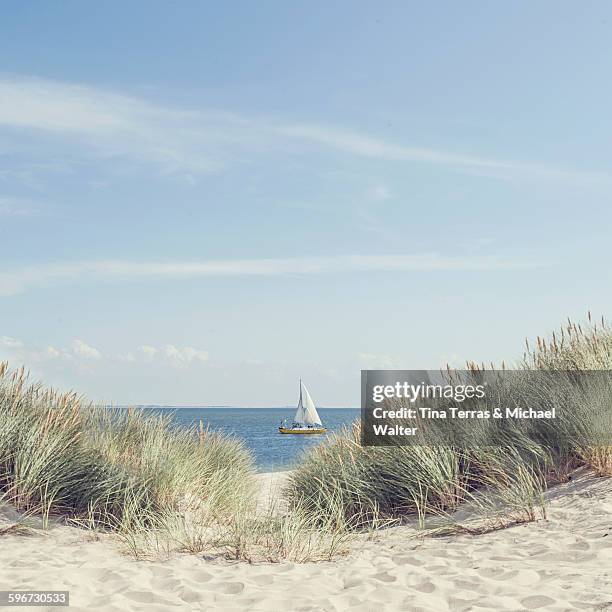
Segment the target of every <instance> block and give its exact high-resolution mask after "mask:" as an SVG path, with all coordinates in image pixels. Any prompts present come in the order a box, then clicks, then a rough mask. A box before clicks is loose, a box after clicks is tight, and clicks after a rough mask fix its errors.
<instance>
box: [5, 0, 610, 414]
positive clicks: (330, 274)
mask: <svg viewBox="0 0 612 612" xmlns="http://www.w3.org/2000/svg"><path fill="white" fill-rule="evenodd" d="M611 41H612V5H611V4H610V3H609V2H596V1H591V2H588V3H576V2H568V1H558V0H556V1H550V2H549V1H544V0H542V1H540V2H537V3H534V2H528V1H525V2H521V1H517V2H505V3H502V2H495V3H493V2H490V3H486V2H471V1H467V2H461V3H457V2H451V1H448V2H427V3H425V2H405V1H401V2H391V1H383V2H359V1H356V0H351V1H346V2H338V1H331V2H330V1H325V2H317V1H313V2H308V3H288V2H281V1H278V2H277V1H275V2H271V1H266V0H262V1H261V2H257V3H246V2H231V1H228V2H215V3H213V2H208V3H204V2H196V1H187V0H184V1H183V2H180V3H171V2H158V1H152V0H147V1H146V2H145V1H137V0H134V1H132V2H129V3H125V2H117V1H112V0H109V1H107V2H103V3H96V4H94V3H82V2H77V1H70V0H64V1H63V2H59V3H50V2H44V1H24V2H21V3H12V4H11V5H10V6H9V5H7V6H5V7H4V9H3V12H2V19H1V20H0V360H8V361H9V363H10V364H11V365H12V366H15V367H17V366H21V365H25V366H26V367H27V368H28V369H30V371H31V373H32V377H33V379H35V380H42V381H44V382H45V383H46V384H48V385H52V386H54V387H56V388H59V389H73V390H76V391H78V392H79V393H83V394H85V395H86V396H87V397H89V398H91V399H92V400H94V401H105V402H117V403H120V404H126V403H136V404H143V403H144V404H151V403H153V404H170V405H241V406H276V405H291V404H293V403H295V401H296V400H297V393H298V382H297V381H298V379H299V378H300V377H301V378H303V379H304V381H305V382H306V384H307V385H308V387H309V389H310V391H311V394H312V396H313V398H314V400H315V402H316V403H317V404H318V405H323V406H357V405H359V393H360V382H359V381H360V370H361V369H373V368H397V369H410V368H414V369H435V368H438V367H444V366H445V364H446V363H449V364H450V365H452V366H456V367H461V366H462V365H463V364H464V363H465V361H466V360H468V359H469V360H472V359H473V360H476V361H486V362H489V361H494V362H496V363H498V362H500V361H501V360H502V359H504V360H505V361H506V362H507V363H508V362H512V361H513V360H515V359H518V358H520V356H521V354H522V350H523V346H524V344H523V343H524V338H525V337H535V336H536V335H538V334H539V335H542V334H546V333H548V332H551V331H552V330H553V329H554V328H556V327H557V326H558V325H559V324H561V323H562V322H563V321H564V320H565V319H566V317H568V316H570V317H573V318H577V319H579V320H580V319H582V318H584V317H585V316H586V312H587V310H588V309H590V310H591V311H592V312H593V313H594V314H595V315H597V316H599V315H604V316H607V315H610V304H611V303H612V284H611V283H610V282H609V279H610V272H609V268H610V256H609V240H610V236H611V229H612V205H611V204H612V173H611V172H610V170H611V164H612V138H611V136H612V114H611V113H610V108H612V82H611V81H610V78H609V75H610V74H611V73H612V42H611Z"/></svg>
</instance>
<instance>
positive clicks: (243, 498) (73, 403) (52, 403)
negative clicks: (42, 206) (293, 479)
mask: <svg viewBox="0 0 612 612" xmlns="http://www.w3.org/2000/svg"><path fill="white" fill-rule="evenodd" d="M257 489H258V486H257V481H256V479H255V472H254V466H253V460H252V457H251V455H250V453H248V452H247V450H246V449H245V448H244V446H243V444H242V443H241V442H239V441H238V440H236V439H235V438H232V437H229V436H226V435H223V434H220V433H216V432H210V431H208V430H207V429H205V428H203V427H202V426H200V427H199V428H197V429H193V430H189V429H185V428H181V427H175V426H173V425H172V423H171V420H170V417H169V416H156V415H153V414H150V413H146V412H144V411H143V410H139V409H133V408H132V409H119V408H109V407H103V406H94V405H91V404H89V403H87V402H85V401H84V400H83V399H82V398H80V397H78V396H77V395H75V394H60V393H56V392H54V391H52V390H48V389H45V388H44V387H42V386H41V385H39V384H29V383H28V377H27V374H26V372H25V371H24V370H18V371H10V370H9V369H8V367H7V365H6V364H5V363H3V364H0V501H2V502H7V503H9V504H11V505H12V506H13V507H15V508H16V509H17V510H19V511H20V512H21V513H22V514H25V515H26V516H29V515H32V516H36V517H39V518H42V523H43V527H45V528H46V527H48V526H49V523H50V519H52V518H56V519H60V520H67V521H68V522H70V523H71V524H73V525H77V526H80V527H82V528H85V529H88V530H91V531H92V532H94V533H110V534H113V535H115V536H117V537H118V538H119V540H120V542H121V543H122V544H123V548H124V550H126V551H127V552H128V553H130V554H131V555H133V556H134V557H136V558H139V559H155V558H160V557H166V556H168V555H171V554H172V553H175V552H187V553H207V554H210V555H214V556H219V555H221V556H225V557H228V558H232V559H236V560H248V561H253V560H264V561H281V560H284V559H289V560H293V561H299V562H304V561H317V560H326V559H331V558H333V557H334V556H336V555H338V554H340V553H342V552H344V551H345V550H346V545H347V541H348V538H349V537H350V529H349V528H348V526H347V525H345V524H344V522H343V521H341V520H339V518H338V517H339V514H338V512H336V513H334V512H332V511H331V506H330V512H329V514H328V518H327V520H325V521H319V520H317V521H314V520H313V518H312V516H311V515H310V514H309V513H307V512H305V511H304V509H302V508H301V507H298V506H296V507H294V508H292V509H291V511H290V512H286V511H282V512H281V511H280V510H279V509H278V508H277V507H276V506H275V504H271V505H270V507H269V508H264V509H258V508H257V507H256V499H257ZM336 508H340V506H339V504H338V503H337V502H336ZM26 522H27V521H26ZM20 529H26V526H25V525H23V526H20ZM16 531H17V526H16V525H11V526H10V530H8V531H7V533H9V532H10V533H15V532H16ZM0 535H1V533H0Z"/></svg>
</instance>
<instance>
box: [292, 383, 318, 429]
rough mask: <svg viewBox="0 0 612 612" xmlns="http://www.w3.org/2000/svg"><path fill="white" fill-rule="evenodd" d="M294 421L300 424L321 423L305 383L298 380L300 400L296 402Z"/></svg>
mask: <svg viewBox="0 0 612 612" xmlns="http://www.w3.org/2000/svg"><path fill="white" fill-rule="evenodd" d="M294 421H295V422H296V423H299V424H300V425H321V418H320V417H319V413H318V412H317V409H316V407H315V405H314V402H313V401H312V397H310V393H308V389H307V388H306V385H304V383H302V381H300V401H299V402H298V407H297V411H296V413H295V418H294Z"/></svg>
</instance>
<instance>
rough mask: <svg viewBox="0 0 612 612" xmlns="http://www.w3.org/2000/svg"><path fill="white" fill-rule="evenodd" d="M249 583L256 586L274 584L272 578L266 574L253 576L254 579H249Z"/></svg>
mask: <svg viewBox="0 0 612 612" xmlns="http://www.w3.org/2000/svg"><path fill="white" fill-rule="evenodd" d="M251 582H253V583H254V584H256V585H258V586H267V585H269V584H272V583H273V582H274V578H273V577H272V576H268V575H267V574H262V575H261V576H255V578H251Z"/></svg>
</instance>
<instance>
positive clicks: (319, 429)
mask: <svg viewBox="0 0 612 612" xmlns="http://www.w3.org/2000/svg"><path fill="white" fill-rule="evenodd" d="M278 431H279V433H282V434H305V435H312V434H322V433H325V432H326V431H327V429H326V428H325V427H304V428H303V429H301V428H295V429H292V428H290V427H279V428H278Z"/></svg>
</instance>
